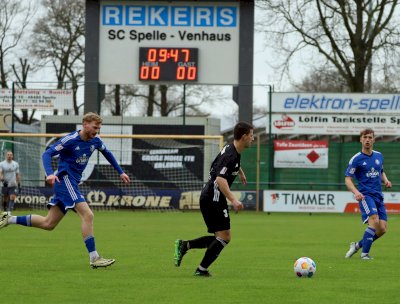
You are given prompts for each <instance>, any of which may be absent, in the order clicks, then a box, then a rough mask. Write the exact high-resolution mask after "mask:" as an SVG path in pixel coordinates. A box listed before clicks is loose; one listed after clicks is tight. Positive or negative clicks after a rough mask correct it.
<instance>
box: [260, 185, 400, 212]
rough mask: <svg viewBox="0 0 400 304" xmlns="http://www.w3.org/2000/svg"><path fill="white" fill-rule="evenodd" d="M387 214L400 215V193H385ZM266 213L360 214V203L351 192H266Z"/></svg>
mask: <svg viewBox="0 0 400 304" xmlns="http://www.w3.org/2000/svg"><path fill="white" fill-rule="evenodd" d="M384 201H385V206H386V211H387V213H390V214H395V213H396V214H398V213H400V193H398V192H385V193H384ZM264 211H265V212H313V213H314V212H323V213H343V212H344V213H359V212H360V209H359V206H358V202H357V201H356V200H355V198H354V196H353V194H352V193H351V192H349V191H291V190H267V191H264Z"/></svg>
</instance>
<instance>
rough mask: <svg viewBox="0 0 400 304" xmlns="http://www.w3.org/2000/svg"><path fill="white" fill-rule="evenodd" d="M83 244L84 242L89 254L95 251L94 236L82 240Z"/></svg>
mask: <svg viewBox="0 0 400 304" xmlns="http://www.w3.org/2000/svg"><path fill="white" fill-rule="evenodd" d="M84 242H85V245H86V248H87V250H88V252H89V253H90V252H93V251H96V245H95V243H94V236H93V235H90V236H88V237H86V238H85V239H84Z"/></svg>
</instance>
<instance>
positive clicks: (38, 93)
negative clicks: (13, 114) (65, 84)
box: [0, 89, 73, 110]
mask: <svg viewBox="0 0 400 304" xmlns="http://www.w3.org/2000/svg"><path fill="white" fill-rule="evenodd" d="M72 96H73V92H72V90H58V89H55V90H48V89H16V90H15V92H14V102H15V104H14V107H15V109H38V110H39V109H40V110H48V109H54V108H56V109H71V108H72ZM11 107H12V89H0V109H7V110H10V109H11Z"/></svg>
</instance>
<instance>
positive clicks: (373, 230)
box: [345, 128, 392, 260]
mask: <svg viewBox="0 0 400 304" xmlns="http://www.w3.org/2000/svg"><path fill="white" fill-rule="evenodd" d="M360 142H361V145H362V150H361V152H358V153H357V154H355V155H354V156H353V157H352V158H351V159H350V162H349V165H348V167H347V170H346V174H345V176H346V177H345V183H346V186H347V188H348V189H349V190H350V191H351V192H352V193H353V194H354V197H355V199H356V200H357V201H358V203H359V206H360V210H361V215H362V221H363V223H368V227H367V229H365V232H364V235H363V238H362V239H361V240H360V241H359V242H352V243H351V244H350V249H349V250H348V251H347V253H346V255H345V257H346V258H351V257H352V256H353V255H354V254H355V253H356V252H357V251H358V250H359V249H360V248H362V253H361V259H363V260H370V259H372V257H371V256H370V255H369V251H370V249H371V246H372V243H373V242H374V241H375V240H376V239H378V238H379V237H381V236H382V235H384V234H385V232H386V230H387V215H386V208H385V204H384V202H383V194H382V186H381V183H382V182H383V183H384V185H385V186H386V187H387V188H391V187H392V183H391V182H390V181H389V180H388V178H387V177H386V174H385V172H384V171H383V155H382V154H381V153H380V152H378V151H374V150H373V145H374V142H375V134H374V131H373V130H372V129H370V128H368V129H365V130H363V131H361V133H360ZM352 178H355V179H356V180H357V182H358V185H357V187H356V186H355V185H354V184H353V181H352Z"/></svg>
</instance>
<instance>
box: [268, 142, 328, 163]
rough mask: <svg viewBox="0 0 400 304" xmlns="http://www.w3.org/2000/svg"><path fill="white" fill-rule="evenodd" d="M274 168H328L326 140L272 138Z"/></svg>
mask: <svg viewBox="0 0 400 304" xmlns="http://www.w3.org/2000/svg"><path fill="white" fill-rule="evenodd" d="M274 167H275V168H309V169H321V168H323V169H325V168H328V142H327V141H315V140H314V141H312V140H274Z"/></svg>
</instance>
